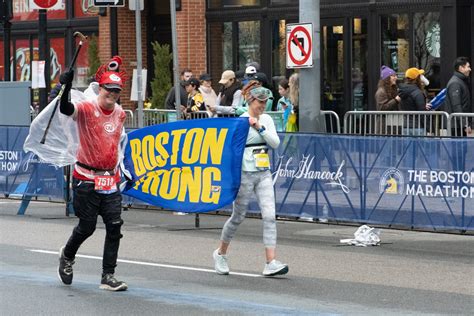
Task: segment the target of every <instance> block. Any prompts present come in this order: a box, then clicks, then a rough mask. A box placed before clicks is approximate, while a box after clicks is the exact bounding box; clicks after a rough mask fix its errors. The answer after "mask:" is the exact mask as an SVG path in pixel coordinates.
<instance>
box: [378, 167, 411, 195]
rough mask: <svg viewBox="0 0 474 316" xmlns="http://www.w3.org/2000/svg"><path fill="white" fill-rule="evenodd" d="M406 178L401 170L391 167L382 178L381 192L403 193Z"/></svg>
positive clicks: (380, 183)
mask: <svg viewBox="0 0 474 316" xmlns="http://www.w3.org/2000/svg"><path fill="white" fill-rule="evenodd" d="M404 183H405V180H404V178H403V174H402V173H401V172H400V170H398V169H396V168H390V169H388V170H387V171H385V172H384V173H383V175H382V177H381V178H380V182H379V192H380V193H387V194H402V193H403V184H404Z"/></svg>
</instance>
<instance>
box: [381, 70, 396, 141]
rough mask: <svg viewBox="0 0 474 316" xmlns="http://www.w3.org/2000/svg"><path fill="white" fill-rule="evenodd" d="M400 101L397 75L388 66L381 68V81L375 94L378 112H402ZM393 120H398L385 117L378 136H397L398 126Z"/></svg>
mask: <svg viewBox="0 0 474 316" xmlns="http://www.w3.org/2000/svg"><path fill="white" fill-rule="evenodd" d="M400 101H401V99H400V97H399V96H398V88H397V73H396V72H395V71H394V70H393V69H391V68H389V67H387V66H382V67H381V68H380V80H379V83H378V87H377V91H376V92H375V102H376V106H377V111H398V110H400ZM386 118H387V119H386ZM393 120H396V117H393V116H383V117H382V120H381V121H380V126H379V129H380V130H378V131H377V134H379V133H380V134H397V126H396V124H394V123H395V122H393Z"/></svg>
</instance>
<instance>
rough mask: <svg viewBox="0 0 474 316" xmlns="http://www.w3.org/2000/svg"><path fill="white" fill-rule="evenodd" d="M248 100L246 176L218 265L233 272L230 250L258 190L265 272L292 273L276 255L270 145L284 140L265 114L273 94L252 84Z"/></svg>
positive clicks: (216, 258) (227, 225)
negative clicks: (267, 103)
mask: <svg viewBox="0 0 474 316" xmlns="http://www.w3.org/2000/svg"><path fill="white" fill-rule="evenodd" d="M243 93H244V96H245V99H246V101H247V103H248V105H249V106H248V112H246V113H244V114H242V116H241V117H248V121H249V125H250V127H249V133H248V136H247V141H246V145H245V151H244V155H243V159H242V176H241V183H240V189H239V193H238V194H237V198H236V199H235V201H234V204H233V210H232V215H231V217H230V218H229V219H228V220H227V221H226V223H225V224H224V227H223V229H222V233H221V238H220V243H219V248H217V249H216V250H215V251H214V253H213V258H214V268H215V270H216V272H217V273H218V274H224V275H226V274H229V266H228V263H227V250H228V247H229V244H230V242H231V240H232V238H233V237H234V235H235V233H236V231H237V228H238V227H239V225H240V224H241V223H242V221H243V220H244V219H245V214H246V213H247V209H248V204H249V201H250V198H252V196H253V195H254V194H255V195H256V197H257V201H258V204H259V207H260V210H261V213H262V220H263V243H264V246H265V257H266V264H265V267H264V269H263V272H262V274H263V275H264V276H275V275H281V274H286V273H288V265H286V264H283V263H281V262H280V261H278V260H276V259H275V247H276V237H277V232H276V219H275V195H274V189H273V180H272V174H271V171H270V157H269V156H268V147H271V148H274V149H275V148H277V147H278V146H279V144H280V138H279V137H278V135H277V133H276V130H275V125H274V123H273V120H272V118H271V117H270V116H269V115H267V114H265V113H264V111H265V104H266V101H267V99H268V98H270V96H271V93H270V90H268V89H266V88H264V87H260V86H249V85H248V87H247V89H244V91H243Z"/></svg>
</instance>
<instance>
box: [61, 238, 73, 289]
mask: <svg viewBox="0 0 474 316" xmlns="http://www.w3.org/2000/svg"><path fill="white" fill-rule="evenodd" d="M64 247H65V246H62V247H61V249H59V267H58V277H59V280H61V282H63V283H64V284H67V285H69V284H71V283H72V265H73V264H74V259H69V258H66V257H65V256H64Z"/></svg>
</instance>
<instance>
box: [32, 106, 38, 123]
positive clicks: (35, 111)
mask: <svg viewBox="0 0 474 316" xmlns="http://www.w3.org/2000/svg"><path fill="white" fill-rule="evenodd" d="M37 115H38V111H37V110H36V109H35V108H34V107H33V106H31V105H30V117H31V121H32V122H33V120H34V119H35V117H36V116H37Z"/></svg>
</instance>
